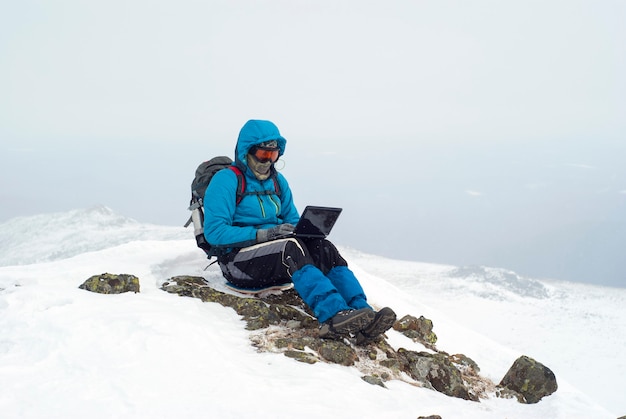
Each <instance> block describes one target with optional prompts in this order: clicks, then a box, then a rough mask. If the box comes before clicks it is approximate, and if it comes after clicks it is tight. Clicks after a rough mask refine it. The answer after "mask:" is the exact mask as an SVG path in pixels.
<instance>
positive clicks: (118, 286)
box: [78, 273, 139, 294]
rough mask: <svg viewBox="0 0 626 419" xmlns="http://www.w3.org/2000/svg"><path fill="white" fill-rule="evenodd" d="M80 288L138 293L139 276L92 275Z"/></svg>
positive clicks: (108, 292)
mask: <svg viewBox="0 0 626 419" xmlns="http://www.w3.org/2000/svg"><path fill="white" fill-rule="evenodd" d="M78 288H80V289H84V290H87V291H92V292H97V293H100V294H121V293H123V292H134V293H137V292H139V278H137V277H136V276H135V275H126V274H120V275H116V274H110V273H103V274H100V275H94V276H92V277H90V278H89V279H87V280H86V281H85V282H83V283H82V284H81V285H80V286H79V287H78Z"/></svg>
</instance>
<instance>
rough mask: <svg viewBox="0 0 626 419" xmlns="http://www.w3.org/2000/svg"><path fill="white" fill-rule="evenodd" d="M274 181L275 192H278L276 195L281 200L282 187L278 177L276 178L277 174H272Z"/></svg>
mask: <svg viewBox="0 0 626 419" xmlns="http://www.w3.org/2000/svg"><path fill="white" fill-rule="evenodd" d="M272 180H273V181H274V190H275V191H276V195H278V197H279V198H280V185H279V184H278V176H276V172H274V174H272Z"/></svg>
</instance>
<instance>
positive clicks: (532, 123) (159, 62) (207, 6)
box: [0, 0, 626, 286]
mask: <svg viewBox="0 0 626 419" xmlns="http://www.w3.org/2000/svg"><path fill="white" fill-rule="evenodd" d="M0 5H1V7H0V141H1V143H0V144H1V146H0V147H1V150H0V201H1V203H2V204H1V208H0V222H3V221H6V220H8V219H9V218H12V217H15V216H20V215H30V214H38V213H45V212H56V211H66V210H69V209H74V208H84V207H89V206H93V205H97V204H103V205H106V206H109V207H111V208H112V209H113V210H115V211H116V212H118V213H120V214H123V215H126V216H129V217H132V218H135V219H137V220H139V221H143V222H150V223H157V224H166V225H181V224H182V223H184V222H185V220H186V218H187V217H188V212H187V210H186V205H187V203H188V198H189V185H190V183H191V179H192V177H193V174H194V171H195V168H196V166H197V165H198V164H199V163H200V162H201V161H202V160H204V159H207V158H209V157H212V156H213V155H218V154H227V155H231V156H232V154H233V150H234V145H235V141H236V138H237V134H238V131H239V129H240V128H241V126H242V125H243V124H244V123H245V121H247V120H248V119H253V118H255V119H256V118H258V119H270V120H272V121H274V122H275V123H276V124H277V125H278V127H279V128H280V129H281V132H282V133H283V135H284V136H285V137H286V138H287V140H288V144H287V153H286V155H285V156H284V161H283V162H282V163H279V166H281V167H283V166H284V167H283V169H282V171H283V173H284V174H285V175H286V176H287V178H288V180H289V181H290V183H291V186H292V188H293V189H294V193H295V197H296V204H297V206H298V207H299V209H303V208H304V206H305V205H307V204H326V205H333V206H341V207H343V208H344V213H343V215H342V217H341V218H340V220H339V222H338V224H337V226H336V227H335V230H334V231H333V233H332V235H331V239H333V241H335V242H336V243H337V244H340V245H345V246H351V247H354V248H356V249H359V250H362V251H365V252H370V253H376V254H380V255H384V256H389V257H394V258H400V259H409V260H418V261H424V262H437V263H450V264H455V265H475V264H483V265H489V266H497V267H504V268H510V269H513V270H515V271H517V272H518V273H520V274H523V275H529V276H534V277H542V278H546V277H547V278H558V279H566V280H575V281H586V282H592V283H598V284H609V285H618V286H623V285H624V284H626V281H625V280H626V266H624V263H623V253H624V251H623V249H624V248H626V222H625V221H626V168H625V166H626V165H625V164H624V161H625V158H626V138H625V134H626V118H625V117H624V115H626V76H625V75H626V25H624V19H625V18H626V2H624V1H619V0H618V1H606V0H599V1H576V0H573V1H572V0H568V1H551V0H548V1H472V2H468V1H447V0H437V1H435V0H433V1H430V0H427V1H418V0H410V1H409V0H407V1H393V0H391V1H378V2H374V1H363V0H358V1H357V0H349V1H348V0H344V1H336V0H333V1H298V0H285V1H250V0H246V1H236V2H235V1H226V0H224V1H211V0H207V1H192V0H177V1H153V0H150V1H148V0H139V1H132V0H123V1H122V0H107V1H80V0H56V1H43V0H41V1H32V0H20V1H10V0H0ZM190 235H191V233H190Z"/></svg>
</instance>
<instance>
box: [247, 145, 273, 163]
mask: <svg viewBox="0 0 626 419" xmlns="http://www.w3.org/2000/svg"><path fill="white" fill-rule="evenodd" d="M279 153H280V150H279V149H277V148H262V147H254V148H253V149H252V150H250V154H252V156H254V158H255V159H256V161H258V162H259V163H267V162H268V161H270V162H272V163H275V162H276V160H278V154H279Z"/></svg>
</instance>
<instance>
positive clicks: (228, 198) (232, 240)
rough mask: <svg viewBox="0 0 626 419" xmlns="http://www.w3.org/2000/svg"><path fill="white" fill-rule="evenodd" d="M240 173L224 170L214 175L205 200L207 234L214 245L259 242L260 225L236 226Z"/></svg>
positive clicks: (247, 244)
mask: <svg viewBox="0 0 626 419" xmlns="http://www.w3.org/2000/svg"><path fill="white" fill-rule="evenodd" d="M236 190H237V175H235V173H234V172H233V171H231V170H221V171H219V172H217V173H216V174H215V176H213V178H212V179H211V183H210V184H209V187H208V188H207V190H206V193H205V197H206V199H205V200H204V237H205V238H206V240H207V242H209V243H210V244H211V245H212V246H219V247H246V246H251V245H253V244H255V243H256V228H255V227H253V226H243V227H240V226H234V225H233V218H234V216H235V209H236V202H235V201H236V196H235V195H236Z"/></svg>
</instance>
